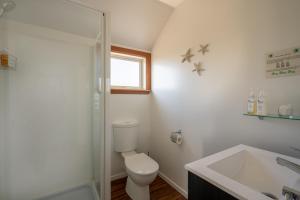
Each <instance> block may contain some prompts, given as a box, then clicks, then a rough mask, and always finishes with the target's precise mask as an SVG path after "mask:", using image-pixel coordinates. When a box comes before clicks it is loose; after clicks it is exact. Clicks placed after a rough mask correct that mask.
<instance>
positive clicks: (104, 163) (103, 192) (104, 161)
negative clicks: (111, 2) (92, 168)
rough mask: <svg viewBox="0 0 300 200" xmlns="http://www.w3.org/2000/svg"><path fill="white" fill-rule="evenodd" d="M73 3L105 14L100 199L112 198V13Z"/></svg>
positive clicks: (102, 63)
mask: <svg viewBox="0 0 300 200" xmlns="http://www.w3.org/2000/svg"><path fill="white" fill-rule="evenodd" d="M67 1H70V2H72V3H75V4H78V5H81V6H83V7H86V8H88V9H91V10H95V11H97V12H98V13H99V14H100V15H101V14H103V17H102V18H101V19H102V20H101V22H100V23H101V24H100V27H101V29H102V30H103V31H102V33H101V50H102V52H103V53H102V52H101V54H102V56H101V55H98V56H100V57H101V58H102V59H101V66H102V67H101V66H100V71H101V74H102V77H99V78H101V82H99V84H100V85H99V86H100V87H101V88H102V91H101V93H102V94H103V95H104V98H102V99H103V100H104V102H103V104H104V105H103V108H104V109H103V110H104V113H103V115H102V116H103V117H104V119H103V120H104V127H103V129H102V131H103V137H104V138H102V139H104V140H103V142H102V143H101V144H102V145H101V150H102V152H103V153H102V156H101V159H100V162H101V169H100V170H101V171H102V173H101V175H103V176H101V177H100V179H101V180H100V184H101V189H100V194H99V195H100V200H110V199H111V133H112V128H111V119H110V114H109V113H110V112H109V108H110V106H109V102H110V95H111V93H110V91H111V86H110V57H111V31H110V30H111V29H110V22H111V18H110V13H109V12H108V11H102V10H99V9H95V8H93V6H92V5H88V4H86V3H82V2H81V1H77V0H67ZM99 123H100V122H99Z"/></svg>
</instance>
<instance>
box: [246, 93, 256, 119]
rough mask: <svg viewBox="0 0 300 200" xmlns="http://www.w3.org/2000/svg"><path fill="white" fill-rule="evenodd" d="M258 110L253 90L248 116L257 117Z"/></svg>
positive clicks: (250, 96) (249, 97) (250, 94)
mask: <svg viewBox="0 0 300 200" xmlns="http://www.w3.org/2000/svg"><path fill="white" fill-rule="evenodd" d="M256 110H257V101H256V96H255V93H254V90H253V89H251V90H250V93H249V96H248V114H250V115H255V114H256Z"/></svg>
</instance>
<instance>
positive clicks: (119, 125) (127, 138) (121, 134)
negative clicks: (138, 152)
mask: <svg viewBox="0 0 300 200" xmlns="http://www.w3.org/2000/svg"><path fill="white" fill-rule="evenodd" d="M112 126H113V139H114V141H113V142H114V149H115V151H116V152H128V151H134V150H135V149H136V148H137V142H138V122H137V121H136V120H127V121H118V122H114V123H113V125H112Z"/></svg>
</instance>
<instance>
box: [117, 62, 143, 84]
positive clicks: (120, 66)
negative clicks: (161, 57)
mask: <svg viewBox="0 0 300 200" xmlns="http://www.w3.org/2000/svg"><path fill="white" fill-rule="evenodd" d="M141 65H142V64H141V61H140V60H137V59H126V58H121V57H120V58H119V57H112V58H111V85H112V87H134V88H141V87H142V83H141V75H142V66H141Z"/></svg>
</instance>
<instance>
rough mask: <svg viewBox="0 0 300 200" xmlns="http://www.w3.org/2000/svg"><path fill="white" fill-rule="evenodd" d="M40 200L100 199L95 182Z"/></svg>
mask: <svg viewBox="0 0 300 200" xmlns="http://www.w3.org/2000/svg"><path fill="white" fill-rule="evenodd" d="M38 200H99V197H98V193H97V190H96V187H95V186H94V184H89V185H83V186H80V187H76V188H73V189H70V190H67V191H64V192H60V193H57V194H54V195H50V196H47V197H44V198H40V199H38Z"/></svg>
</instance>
